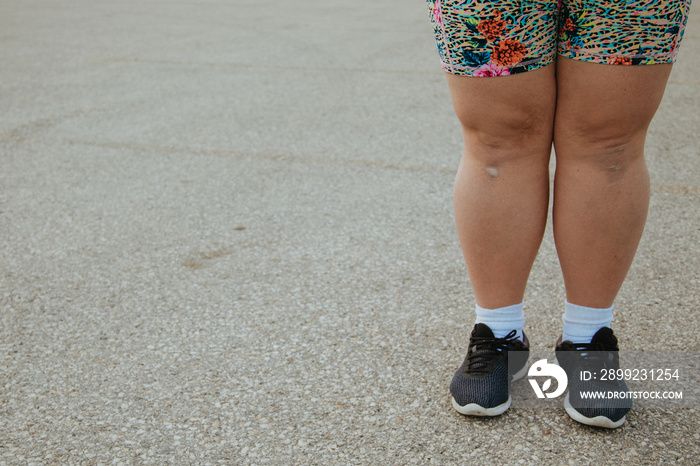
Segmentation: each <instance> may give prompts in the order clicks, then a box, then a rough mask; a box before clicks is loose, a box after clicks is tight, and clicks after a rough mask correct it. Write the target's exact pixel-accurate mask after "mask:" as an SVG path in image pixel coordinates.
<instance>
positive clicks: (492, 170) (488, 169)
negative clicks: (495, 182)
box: [486, 167, 498, 178]
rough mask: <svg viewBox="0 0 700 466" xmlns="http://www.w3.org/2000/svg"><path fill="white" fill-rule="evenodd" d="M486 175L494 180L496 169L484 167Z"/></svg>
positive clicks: (496, 173)
mask: <svg viewBox="0 0 700 466" xmlns="http://www.w3.org/2000/svg"><path fill="white" fill-rule="evenodd" d="M486 173H488V174H489V175H491V177H493V178H496V177H497V176H498V168H496V167H486Z"/></svg>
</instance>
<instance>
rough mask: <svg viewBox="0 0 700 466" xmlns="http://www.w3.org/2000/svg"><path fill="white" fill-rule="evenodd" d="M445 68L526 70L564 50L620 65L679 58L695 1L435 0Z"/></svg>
mask: <svg viewBox="0 0 700 466" xmlns="http://www.w3.org/2000/svg"><path fill="white" fill-rule="evenodd" d="M427 2H428V8H429V10H430V20H431V22H432V24H433V29H434V31H435V39H436V41H437V46H438V52H439V53H440V59H441V61H442V66H443V69H444V70H445V71H447V72H450V73H453V74H458V75H466V76H499V75H506V74H515V73H522V72H525V71H529V70H533V69H536V68H540V67H542V66H545V65H548V64H550V63H552V62H553V61H554V59H555V57H556V54H557V53H558V54H559V55H562V56H564V57H567V58H573V59H576V60H582V61H590V62H597V63H608V64H615V65H647V64H653V63H672V62H674V61H675V59H676V53H678V47H679V45H680V42H681V38H682V37H683V30H684V28H685V24H686V21H687V18H688V11H689V10H690V2H691V0H427Z"/></svg>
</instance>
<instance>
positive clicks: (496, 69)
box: [440, 52, 557, 77]
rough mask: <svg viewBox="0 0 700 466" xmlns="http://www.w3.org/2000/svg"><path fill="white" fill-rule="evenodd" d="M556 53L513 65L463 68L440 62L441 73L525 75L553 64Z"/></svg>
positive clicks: (485, 65)
mask: <svg viewBox="0 0 700 466" xmlns="http://www.w3.org/2000/svg"><path fill="white" fill-rule="evenodd" d="M556 55H557V54H556V53H554V52H552V53H550V54H549V55H547V56H544V57H540V58H533V59H531V60H526V61H522V62H520V63H516V64H513V65H507V66H503V65H499V64H495V63H485V64H482V65H479V66H465V65H460V64H458V63H445V62H444V61H442V60H440V65H441V66H442V69H443V71H445V72H447V73H450V74H454V75H457V76H474V77H491V76H508V75H511V74H518V73H525V72H527V71H533V70H536V69H538V68H543V67H545V66H547V65H551V64H552V63H554V60H555V58H556Z"/></svg>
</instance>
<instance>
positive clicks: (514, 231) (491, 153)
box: [447, 65, 556, 309]
mask: <svg viewBox="0 0 700 466" xmlns="http://www.w3.org/2000/svg"><path fill="white" fill-rule="evenodd" d="M554 71H555V67H554V65H550V66H545V67H543V68H540V69H537V70H534V71H529V72H527V73H522V74H515V75H511V76H501V77H489V78H478V77H462V76H455V75H451V74H448V75H447V82H448V84H449V88H450V93H451V95H452V102H453V105H454V108H455V112H456V113H457V116H458V118H459V120H460V122H461V124H462V130H463V135H464V153H463V156H462V160H461V163H460V166H459V170H458V173H457V179H456V182H455V192H454V208H455V219H456V223H457V232H458V234H459V240H460V244H461V246H462V251H463V253H464V258H465V261H466V264H467V269H468V272H469V277H470V281H471V284H472V287H473V289H474V294H475V296H476V301H477V304H478V305H479V306H481V307H484V308H488V309H496V308H501V307H505V306H510V305H513V304H519V303H521V302H522V300H523V295H524V292H525V286H526V283H527V279H528V276H529V274H530V269H531V268H532V264H533V262H534V260H535V257H536V255H537V251H538V249H539V246H540V243H541V241H542V235H543V233H544V228H545V225H546V221H547V207H548V200H549V168H548V167H549V158H550V153H551V143H552V126H553V121H554V108H555V102H556V84H555V77H554Z"/></svg>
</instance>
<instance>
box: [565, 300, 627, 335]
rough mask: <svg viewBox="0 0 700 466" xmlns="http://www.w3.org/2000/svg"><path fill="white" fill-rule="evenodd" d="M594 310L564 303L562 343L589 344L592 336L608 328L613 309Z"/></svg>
mask: <svg viewBox="0 0 700 466" xmlns="http://www.w3.org/2000/svg"><path fill="white" fill-rule="evenodd" d="M614 308H615V306H614V305H613V306H612V307H609V308H607V309H596V308H593V307H584V306H578V305H576V304H571V303H570V302H568V301H566V304H565V307H564V315H563V316H562V320H563V321H564V332H563V334H562V337H561V339H562V341H566V340H569V341H570V342H572V343H590V342H591V340H592V339H593V335H595V333H596V332H597V331H598V330H600V329H601V328H603V327H610V324H612V319H613V309H614Z"/></svg>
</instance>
